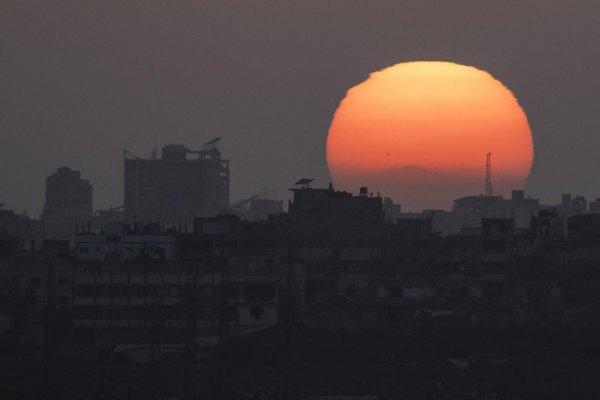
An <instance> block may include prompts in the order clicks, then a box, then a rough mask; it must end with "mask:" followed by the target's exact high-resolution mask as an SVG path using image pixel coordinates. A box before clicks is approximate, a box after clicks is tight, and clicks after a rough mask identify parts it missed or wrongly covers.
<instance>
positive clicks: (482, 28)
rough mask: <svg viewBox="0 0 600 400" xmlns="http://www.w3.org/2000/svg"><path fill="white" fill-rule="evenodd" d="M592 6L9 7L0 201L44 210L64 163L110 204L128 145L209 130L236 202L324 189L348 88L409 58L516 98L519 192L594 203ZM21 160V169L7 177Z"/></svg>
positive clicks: (194, 141) (98, 204)
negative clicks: (457, 69) (219, 140)
mask: <svg viewBox="0 0 600 400" xmlns="http://www.w3.org/2000/svg"><path fill="white" fill-rule="evenodd" d="M259 4H260V3H259ZM598 7H599V6H598V5H597V3H595V2H592V1H587V2H578V3H577V4H575V5H566V4H558V3H557V4H544V5H543V7H542V6H540V4H539V3H538V2H536V1H527V2H523V1H514V2H503V3H502V4H487V5H483V4H480V3H478V4H477V5H473V2H469V1H459V2H453V4H452V5H451V6H450V5H440V4H439V3H437V2H421V1H419V2H406V3H398V2H378V3H377V5H376V6H370V7H367V6H365V5H364V4H360V3H358V2H354V1H346V2H330V3H328V4H321V5H314V4H310V3H303V4H281V5H275V6H270V7H260V6H256V7H255V6H253V5H250V4H248V3H245V4H243V3H239V4H238V7H231V6H227V5H216V4H215V5H209V4H195V3H192V2H189V3H188V2H183V3H182V4H180V5H179V6H178V7H177V8H174V7H170V6H169V5H164V4H160V3H147V4H146V5H145V7H143V8H142V9H139V8H138V7H133V6H132V5H129V4H121V3H119V5H118V6H116V8H111V7H110V2H103V3H102V5H90V6H83V5H78V4H76V3H72V4H71V3H69V4H66V5H65V7H64V8H56V7H53V6H52V5H48V4H45V3H44V4H42V3H41V2H35V1H32V2H25V3H24V2H7V3H5V4H4V5H3V12H2V13H1V14H0V18H1V19H2V20H1V22H2V23H0V27H1V28H0V33H1V34H0V40H1V45H2V48H3V49H6V54H8V55H9V57H8V59H7V62H5V63H3V64H2V66H0V68H1V71H2V74H1V75H0V76H1V77H2V78H0V79H1V82H2V85H3V87H4V88H5V93H6V95H5V96H4V97H3V99H2V104H1V106H2V107H1V108H0V110H1V111H0V112H1V113H2V117H3V118H2V119H0V131H1V132H2V135H3V144H4V145H3V146H2V147H1V148H0V162H1V164H0V167H1V168H0V171H7V172H0V187H2V188H3V191H2V199H1V201H2V202H3V203H7V204H8V206H9V207H11V208H15V209H17V210H19V211H22V210H25V209H27V210H28V211H29V214H30V215H32V216H35V215H38V214H39V212H40V211H41V205H42V185H43V181H44V179H45V177H46V176H47V175H48V174H49V173H50V172H51V171H54V170H56V169H57V168H59V167H61V166H69V167H70V168H73V169H76V170H80V171H82V173H83V174H84V175H85V176H86V177H87V178H88V179H90V181H92V182H94V186H95V188H96V191H97V194H98V195H97V197H96V198H95V208H100V209H101V208H108V207H109V206H110V205H111V204H112V205H113V206H117V205H119V203H120V200H121V199H122V190H123V188H122V185H121V182H120V173H121V171H120V170H121V165H120V152H121V151H122V149H124V148H126V149H129V150H131V151H132V152H134V153H136V154H149V153H150V152H151V150H152V148H154V147H155V146H160V145H163V144H169V143H185V144H187V145H188V146H190V147H192V148H197V147H199V146H201V145H202V144H203V143H204V141H206V140H210V139H211V138H213V137H216V136H223V137H225V140H224V142H223V153H224V154H226V155H227V157H228V158H229V159H231V160H235V162H234V164H232V177H231V179H232V189H233V191H232V193H231V197H232V198H233V199H238V198H240V199H242V198H246V197H249V196H251V195H253V194H255V193H256V192H258V191H260V189H259V188H263V187H265V186H266V187H268V188H274V189H275V188H277V189H279V191H280V193H284V192H285V190H287V188H288V186H289V183H290V182H293V181H295V180H296V179H298V178H299V177H302V176H310V177H314V178H316V179H317V180H318V181H319V182H324V183H325V184H326V182H329V181H331V178H330V176H329V172H328V169H327V165H326V160H325V142H326V135H327V129H328V127H329V123H330V121H331V119H332V116H333V113H334V111H335V109H336V107H337V105H338V104H339V101H340V100H341V99H342V98H343V97H344V95H345V91H346V90H347V89H348V88H350V87H352V86H353V85H355V84H357V83H359V82H361V81H362V80H364V79H365V78H366V76H367V75H368V74H369V73H370V72H372V71H375V70H378V69H381V68H384V67H386V66H389V65H393V64H395V63H397V62H402V61H411V60H448V61H453V62H458V63H462V64H466V65H473V66H476V67H478V68H482V69H484V70H486V71H489V72H490V73H491V74H492V75H494V76H495V77H497V78H498V79H499V80H501V81H502V82H503V83H505V84H506V85H507V86H508V87H510V88H511V89H512V90H513V91H514V93H515V95H516V97H517V99H518V100H519V102H520V104H521V105H522V106H523V108H524V110H525V112H526V114H527V116H528V118H529V121H530V124H531V128H532V133H533V139H534V146H535V159H534V164H533V169H532V173H531V176H530V179H529V182H528V185H527V187H526V188H525V189H526V191H527V192H528V193H530V194H531V195H532V196H534V197H539V198H541V199H543V200H544V201H546V202H550V203H555V202H557V201H559V199H560V194H561V192H567V193H579V194H582V195H585V196H586V197H588V198H595V197H596V196H597V194H598V193H597V189H596V185H597V182H598V176H597V172H596V171H597V161H596V157H595V154H594V149H595V148H597V146H598V138H597V135H596V134H595V133H594V132H596V131H598V129H599V127H600V126H599V123H598V121H597V118H596V117H595V107H594V104H595V102H594V98H595V96H596V93H597V92H598V90H597V89H598V85H599V84H600V82H599V78H598V76H597V74H596V73H595V71H596V70H597V67H598V65H599V64H600V60H599V59H598V57H597V55H596V53H594V52H592V51H591V50H590V48H589V43H590V41H593V38H595V37H597V36H598V34H599V30H600V28H599V27H598V26H597V24H595V23H594V19H593V15H596V13H597V11H598ZM290 10H291V11H290ZM114 11H116V13H114ZM113 13H114V14H113ZM163 16H169V17H168V18H163ZM32 18H33V19H32ZM134 19H135V21H136V22H133V20H134ZM31 20H35V21H38V23H37V24H35V28H34V27H32V26H31V24H29V23H28V22H29V21H31ZM75 21H76V23H70V22H75ZM233 21H236V22H235V23H233ZM108 28H110V29H108ZM155 28H156V29H155ZM171 43H178V45H177V46H172V45H171ZM25 89H26V90H25ZM15 163H18V164H19V165H22V166H23V167H22V168H19V169H17V170H14V169H12V168H10V166H11V165H14V164H15ZM274 165H276V166H277V168H273V166H274ZM483 168H484V163H483V160H482V171H483ZM8 171H10V173H8ZM242 171H244V172H243V173H242ZM355 190H358V188H357V189H355ZM507 194H508V193H505V195H507ZM400 201H401V200H400Z"/></svg>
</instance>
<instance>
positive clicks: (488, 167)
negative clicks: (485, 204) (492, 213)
mask: <svg viewBox="0 0 600 400" xmlns="http://www.w3.org/2000/svg"><path fill="white" fill-rule="evenodd" d="M485 195H486V196H488V197H491V196H493V195H494V187H493V186H492V153H487V155H486V163H485Z"/></svg>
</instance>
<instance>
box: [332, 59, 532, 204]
mask: <svg viewBox="0 0 600 400" xmlns="http://www.w3.org/2000/svg"><path fill="white" fill-rule="evenodd" d="M488 152H491V153H492V169H493V180H494V187H495V191H496V192H502V193H505V194H508V193H509V192H510V190H511V189H516V188H523V187H524V185H525V183H526V179H527V177H528V175H529V171H530V168H531V163H532V159H533V144H532V139H531V131H530V129H529V124H528V122H527V117H526V115H525V113H524V112H523V110H522V109H521V107H520V106H519V104H518V102H517V100H516V99H515V97H514V96H513V94H512V93H511V92H510V90H508V89H507V88H506V87H505V86H504V85H503V84H502V83H501V82H500V81H498V80H496V79H494V78H493V77H492V76H491V75H490V74H488V73H487V72H484V71H481V70H479V69H476V68H474V67H468V66H464V65H459V64H454V63H447V62H410V63H402V64H397V65H395V66H392V67H389V68H386V69H383V70H382V71H379V72H375V73H373V74H371V75H370V77H369V79H367V80H366V81H364V82H363V83H361V84H359V85H357V86H355V87H353V88H351V89H350V90H349V91H348V93H347V95H346V97H345V98H344V99H343V100H342V102H341V104H340V106H339V107H338V109H337V111H336V113H335V116H334V118H333V121H332V123H331V126H330V129H329V136H328V139H327V162H328V165H329V170H330V173H331V175H332V178H333V180H334V183H335V184H336V186H337V187H338V188H340V189H345V190H349V191H352V192H356V191H357V190H358V187H360V186H369V188H370V190H371V191H374V192H381V194H382V195H391V196H392V197H393V198H394V199H395V200H396V201H398V202H400V203H402V205H403V209H405V210H408V209H410V210H414V211H416V210H420V209H421V208H440V207H442V208H449V207H450V206H451V201H452V200H453V199H454V198H456V197H459V196H463V195H473V194H480V193H481V192H482V191H483V190H484V179H485V175H484V174H485V155H486V153H488Z"/></svg>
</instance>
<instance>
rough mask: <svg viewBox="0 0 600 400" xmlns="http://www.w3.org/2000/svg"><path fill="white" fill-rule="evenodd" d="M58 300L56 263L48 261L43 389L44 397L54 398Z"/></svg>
mask: <svg viewBox="0 0 600 400" xmlns="http://www.w3.org/2000/svg"><path fill="white" fill-rule="evenodd" d="M55 301H56V284H55V280H54V264H53V263H52V262H50V263H48V275H47V278H46V310H45V316H44V317H45V318H44V322H45V324H44V366H43V368H44V371H43V374H44V378H43V385H44V386H43V391H44V396H43V397H44V399H48V400H50V399H54V398H55V394H54V391H53V390H52V389H51V385H52V381H53V379H52V377H51V374H52V368H53V365H52V364H53V363H52V357H53V353H54V352H53V350H54V349H53V348H52V347H53V341H54V338H53V332H52V331H53V328H54V326H53V322H54V311H55Z"/></svg>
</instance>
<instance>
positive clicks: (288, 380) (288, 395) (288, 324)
mask: <svg viewBox="0 0 600 400" xmlns="http://www.w3.org/2000/svg"><path fill="white" fill-rule="evenodd" d="M293 280H294V251H293V250H292V249H291V248H289V249H288V270H287V279H286V299H285V324H284V334H285V368H284V374H285V375H284V397H283V398H284V399H285V400H291V399H292V398H293V396H292V386H293V382H292V359H293V357H292V356H293V351H292V329H293V325H294V322H295V318H294V317H295V314H294V312H295V309H294V301H295V300H294V292H293V291H294V285H293Z"/></svg>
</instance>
